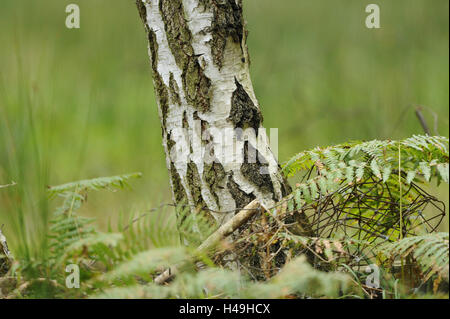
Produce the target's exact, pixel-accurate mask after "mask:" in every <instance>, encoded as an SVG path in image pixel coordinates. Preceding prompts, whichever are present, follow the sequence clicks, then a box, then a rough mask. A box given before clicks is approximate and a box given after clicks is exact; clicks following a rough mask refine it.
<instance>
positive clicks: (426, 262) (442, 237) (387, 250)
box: [377, 233, 449, 281]
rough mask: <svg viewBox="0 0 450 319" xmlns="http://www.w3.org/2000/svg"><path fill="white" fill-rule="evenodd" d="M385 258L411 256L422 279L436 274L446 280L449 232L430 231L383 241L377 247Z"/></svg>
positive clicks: (425, 279)
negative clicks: (418, 268)
mask: <svg viewBox="0 0 450 319" xmlns="http://www.w3.org/2000/svg"><path fill="white" fill-rule="evenodd" d="M377 250H378V251H379V253H380V254H382V255H384V256H386V257H387V258H391V259H395V258H397V257H398V258H406V257H408V256H410V255H411V256H412V257H413V258H414V259H415V260H416V262H417V264H418V265H419V266H420V268H421V270H422V273H423V280H424V281H427V280H428V279H429V278H431V276H433V275H435V274H438V275H440V276H442V277H444V278H446V279H447V280H448V271H449V269H448V266H449V234H448V233H432V234H427V235H423V236H414V237H408V238H404V239H402V240H399V241H397V242H393V243H385V244H384V245H381V246H380V247H378V248H377Z"/></svg>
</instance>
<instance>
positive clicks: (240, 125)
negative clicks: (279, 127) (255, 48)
mask: <svg viewBox="0 0 450 319" xmlns="http://www.w3.org/2000/svg"><path fill="white" fill-rule="evenodd" d="M136 1H137V6H138V9H139V13H140V16H141V18H142V21H143V23H144V25H145V29H146V32H147V35H148V44H149V56H150V60H151V66H152V69H153V82H154V87H155V91H156V95H157V99H158V108H159V116H160V119H161V127H162V138H163V146H164V150H165V153H166V161H167V168H168V170H169V175H170V182H171V187H172V191H173V199H174V201H175V202H176V203H188V205H189V206H191V207H195V208H201V209H203V210H204V211H207V212H209V214H210V215H211V217H212V218H214V219H215V221H216V222H217V223H218V224H219V225H221V224H224V223H225V222H226V221H227V220H229V219H230V218H231V217H232V216H233V215H234V213H235V212H236V211H239V209H240V208H243V207H245V206H246V205H247V204H248V203H250V202H251V201H252V200H253V199H257V200H258V201H259V202H260V203H261V205H262V206H263V207H265V208H270V207H272V206H274V204H275V203H276V202H277V201H279V200H280V199H281V198H282V197H284V196H286V195H287V194H288V193H289V192H290V187H289V185H288V184H287V182H286V181H285V180H284V178H283V177H282V175H281V174H280V170H279V165H278V163H277V160H276V158H275V156H274V155H273V153H272V151H271V150H270V147H269V142H268V139H267V135H266V132H265V130H264V129H263V127H262V119H263V118H262V115H261V112H260V109H259V105H258V101H257V99H256V97H255V93H254V91H253V87H252V82H251V79H250V74H249V55H248V51H247V46H246V35H247V33H246V30H245V27H244V19H243V15H242V0H136Z"/></svg>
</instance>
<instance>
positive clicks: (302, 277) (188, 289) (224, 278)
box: [93, 250, 360, 299]
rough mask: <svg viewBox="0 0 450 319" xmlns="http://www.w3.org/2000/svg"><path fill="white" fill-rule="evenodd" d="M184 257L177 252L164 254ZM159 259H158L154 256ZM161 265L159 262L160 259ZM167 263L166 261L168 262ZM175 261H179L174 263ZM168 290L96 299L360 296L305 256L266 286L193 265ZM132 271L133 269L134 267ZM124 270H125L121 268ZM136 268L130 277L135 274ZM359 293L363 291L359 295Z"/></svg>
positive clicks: (116, 291)
mask: <svg viewBox="0 0 450 319" xmlns="http://www.w3.org/2000/svg"><path fill="white" fill-rule="evenodd" d="M168 252H169V254H170V255H171V256H172V257H173V256H176V255H178V256H181V255H182V253H180V252H179V253H178V254H177V253H176V252H175V251H174V250H167V251H164V252H162V255H164V256H167V253H168ZM153 256H154V257H156V256H157V255H153ZM158 261H159V259H158ZM167 261H168V260H165V262H167ZM172 261H176V260H172ZM150 265H153V266H156V265H158V266H161V265H162V264H159V263H158V262H156V263H154V262H152V259H148V260H146V262H145V263H143V264H141V265H140V267H139V269H141V271H142V270H144V269H146V270H147V271H151V270H152V269H154V268H153V267H152V266H150ZM191 266H192V267H191V271H188V270H186V269H185V271H184V272H182V273H181V274H180V275H179V276H177V277H176V278H175V280H174V281H173V282H172V283H171V284H170V285H168V286H158V285H156V284H153V283H149V284H146V285H139V286H136V285H135V286H131V287H130V286H125V287H120V288H110V289H106V290H105V291H103V292H102V293H100V294H98V295H95V296H93V298H272V299H273V298H292V297H294V296H297V297H301V296H305V295H307V296H315V297H320V296H322V297H323V296H327V297H330V298H332V297H338V296H340V295H342V294H343V293H345V292H348V291H352V292H353V293H358V289H357V288H356V287H354V286H353V287H352V285H351V282H350V278H349V277H348V276H347V275H345V274H342V273H323V272H320V271H317V270H315V269H313V268H312V267H311V266H310V265H309V264H308V262H307V261H306V259H305V258H304V256H301V257H299V258H296V259H294V260H292V261H291V262H289V263H288V264H287V265H285V266H284V267H283V269H282V270H281V271H280V272H279V273H278V274H277V275H276V276H274V277H273V278H272V279H270V280H269V281H267V282H253V281H251V280H249V279H248V278H246V277H244V278H242V277H241V276H240V275H239V273H238V272H234V271H230V270H224V269H220V268H207V269H204V270H201V271H198V272H194V271H193V269H195V268H194V267H193V266H194V265H191ZM132 268H133V267H132ZM121 269H126V267H125V265H124V267H121ZM136 270H137V269H135V268H133V270H132V271H130V274H132V273H136V272H135V271H136ZM359 293H360V291H359Z"/></svg>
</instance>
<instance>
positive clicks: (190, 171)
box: [186, 162, 208, 208]
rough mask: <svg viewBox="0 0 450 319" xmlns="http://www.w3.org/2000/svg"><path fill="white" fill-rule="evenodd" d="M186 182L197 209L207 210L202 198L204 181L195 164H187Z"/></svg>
mask: <svg viewBox="0 0 450 319" xmlns="http://www.w3.org/2000/svg"><path fill="white" fill-rule="evenodd" d="M186 181H187V185H188V187H189V190H190V192H191V196H192V199H193V200H194V204H195V205H196V207H197V208H205V207H206V208H207V207H208V206H207V205H206V204H205V202H204V201H203V196H202V181H201V179H200V175H199V173H198V169H197V165H195V163H194V162H189V163H188V164H187V171H186Z"/></svg>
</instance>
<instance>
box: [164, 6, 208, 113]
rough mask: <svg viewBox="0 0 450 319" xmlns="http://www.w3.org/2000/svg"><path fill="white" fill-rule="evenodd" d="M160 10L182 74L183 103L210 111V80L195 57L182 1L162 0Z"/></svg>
mask: <svg viewBox="0 0 450 319" xmlns="http://www.w3.org/2000/svg"><path fill="white" fill-rule="evenodd" d="M159 9H160V11H161V16H162V19H163V21H164V28H165V30H166V35H167V41H168V43H169V47H170V50H171V52H172V54H173V56H174V58H175V62H176V63H177V65H178V67H179V68H180V69H181V70H182V72H183V74H182V79H183V90H184V92H185V95H186V99H187V101H188V103H189V104H192V105H193V106H194V108H196V109H197V110H199V111H200V112H207V111H209V110H210V99H211V80H210V79H209V78H208V77H207V76H206V75H205V74H204V72H203V69H202V68H201V66H200V63H199V61H198V56H196V55H195V53H194V49H193V47H192V43H191V42H192V34H191V31H190V30H189V28H188V25H187V22H186V19H185V17H184V9H183V4H182V2H181V0H161V1H160V3H159Z"/></svg>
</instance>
